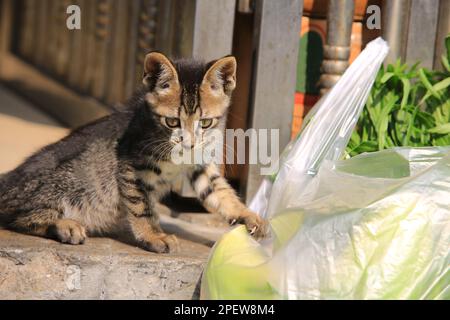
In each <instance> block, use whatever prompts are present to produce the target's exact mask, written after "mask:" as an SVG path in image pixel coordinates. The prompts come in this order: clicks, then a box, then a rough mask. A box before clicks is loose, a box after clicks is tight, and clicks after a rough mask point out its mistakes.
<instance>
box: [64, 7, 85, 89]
mask: <svg viewBox="0 0 450 320" xmlns="http://www.w3.org/2000/svg"><path fill="white" fill-rule="evenodd" d="M88 1H89V0H72V3H71V4H73V5H78V6H79V7H80V9H81V30H76V29H74V30H68V33H69V38H70V51H69V57H70V58H69V60H70V63H69V70H68V74H67V84H68V85H69V86H70V87H71V88H73V89H78V90H79V89H80V82H81V77H82V72H83V70H84V68H82V67H81V66H82V65H83V64H84V63H85V61H86V55H85V53H86V47H84V46H83V34H84V33H85V32H86V31H87V30H84V28H83V27H84V24H85V23H86V21H87V20H88V19H89V17H88V16H87V13H88V12H85V10H84V9H85V5H86V4H87V2H88ZM64 16H65V17H68V15H67V13H66V14H64Z"/></svg>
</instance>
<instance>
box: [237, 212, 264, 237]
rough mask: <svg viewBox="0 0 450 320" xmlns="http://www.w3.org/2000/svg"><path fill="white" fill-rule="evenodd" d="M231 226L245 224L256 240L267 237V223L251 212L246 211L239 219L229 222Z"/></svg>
mask: <svg viewBox="0 0 450 320" xmlns="http://www.w3.org/2000/svg"><path fill="white" fill-rule="evenodd" d="M229 223H230V224H231V225H234V224H236V223H242V224H245V226H246V227H247V231H248V232H249V233H250V234H251V235H252V236H253V237H255V238H256V239H259V238H264V237H265V236H266V235H267V231H268V224H267V221H266V220H264V219H263V218H261V217H260V216H258V215H257V214H256V213H254V212H253V211H250V210H245V211H243V212H241V213H240V214H239V216H238V217H236V218H232V219H230V220H229Z"/></svg>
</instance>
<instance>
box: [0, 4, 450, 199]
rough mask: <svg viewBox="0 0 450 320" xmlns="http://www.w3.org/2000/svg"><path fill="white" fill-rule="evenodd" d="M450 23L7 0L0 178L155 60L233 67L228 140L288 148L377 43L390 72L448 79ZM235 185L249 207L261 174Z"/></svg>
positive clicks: (134, 81)
mask: <svg viewBox="0 0 450 320" xmlns="http://www.w3.org/2000/svg"><path fill="white" fill-rule="evenodd" d="M72 4H76V5H78V6H79V7H80V9H81V29H80V30H69V29H68V28H67V27H66V19H67V18H68V16H69V15H68V14H67V13H66V9H67V7H68V6H69V5H72ZM374 6H375V7H374ZM377 8H378V9H379V11H377ZM374 15H378V16H374ZM449 15H450V0H384V1H383V0H374V1H370V0H355V1H353V0H304V1H301V0H277V1H275V0H0V154H1V157H0V173H1V172H5V171H7V170H10V169H12V168H14V167H15V166H16V165H17V164H18V162H19V161H21V160H23V159H24V158H25V157H26V156H27V155H29V154H30V153H31V152H33V151H35V150H37V149H38V148H39V147H41V146H43V145H45V144H47V143H49V142H53V141H56V140H57V139H59V138H60V137H62V136H63V135H65V134H66V133H67V132H68V130H69V129H70V128H73V127H76V126H79V125H81V124H84V123H86V122H89V121H91V120H93V119H95V118H98V117H101V116H103V115H106V114H108V113H109V112H111V110H112V108H113V107H114V106H115V105H119V104H120V103H121V102H123V101H124V100H125V99H126V98H127V97H129V96H130V95H131V93H132V92H133V90H134V89H135V88H136V87H137V86H138V85H139V84H140V82H141V75H142V64H143V59H144V57H145V54H146V53H147V52H149V51H151V50H158V51H161V52H163V53H165V54H167V55H169V56H171V57H173V58H177V57H194V58H198V59H204V60H211V59H216V58H219V57H222V56H224V55H227V54H233V55H235V56H236V58H237V61H238V74H237V81H238V85H237V89H236V92H235V94H234V98H233V104H232V106H231V112H230V114H229V119H228V128H243V129H247V128H267V129H270V128H278V129H280V142H281V143H280V147H281V148H283V147H284V146H285V145H286V144H287V143H288V142H289V140H290V139H292V138H293V137H294V136H295V135H296V134H297V133H298V131H299V130H300V127H301V124H302V119H303V117H304V116H305V114H306V113H307V112H308V110H309V109H310V108H311V107H312V106H313V105H314V103H315V102H316V101H317V100H318V99H319V98H320V96H321V95H322V94H325V93H326V91H327V90H328V89H329V88H330V87H332V86H333V84H334V83H335V82H336V81H337V80H338V79H339V77H340V75H341V74H342V73H343V72H344V71H345V69H346V68H347V67H348V65H349V63H351V62H352V61H353V59H354V58H355V57H356V56H357V55H358V53H359V52H360V51H361V50H362V49H363V48H364V46H365V45H366V44H367V42H369V41H370V40H372V39H374V38H376V37H378V36H383V38H384V39H386V40H387V41H388V42H389V45H390V47H391V51H390V54H389V57H388V61H387V62H395V60H396V59H398V58H400V59H401V60H402V61H405V62H416V61H419V60H420V61H421V62H422V66H425V67H427V68H435V69H439V68H441V66H440V63H439V57H440V56H441V55H442V53H443V52H444V45H443V44H444V40H443V39H444V37H445V36H446V35H447V34H448V33H449V32H450V16H449ZM370 17H372V18H370ZM370 19H378V20H379V21H378V22H379V23H378V27H377V23H376V22H377V20H375V23H373V22H374V20H370ZM368 26H370V27H368ZM280 151H281V150H280ZM225 173H226V175H227V177H228V178H229V179H230V180H231V181H232V182H233V185H234V186H235V187H236V189H237V190H238V191H239V192H240V193H241V195H242V196H243V197H244V198H246V199H247V200H250V199H251V196H252V195H253V194H254V193H255V192H256V189H257V187H258V186H259V183H260V181H261V179H262V177H261V176H260V175H259V168H258V166H256V165H254V166H253V165H252V166H250V167H249V166H246V165H229V166H227V167H226V168H225Z"/></svg>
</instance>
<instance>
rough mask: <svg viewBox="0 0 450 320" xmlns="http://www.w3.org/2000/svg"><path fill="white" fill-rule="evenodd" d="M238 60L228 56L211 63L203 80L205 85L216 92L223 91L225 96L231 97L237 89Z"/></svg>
mask: <svg viewBox="0 0 450 320" xmlns="http://www.w3.org/2000/svg"><path fill="white" fill-rule="evenodd" d="M236 68H237V63H236V58H235V57H233V56H226V57H223V58H222V59H219V60H216V61H212V62H210V63H209V69H208V71H206V73H205V76H204V78H203V83H205V84H208V85H209V87H210V88H211V89H212V90H213V91H215V90H223V92H225V94H227V95H231V93H232V92H233V90H234V88H235V87H236Z"/></svg>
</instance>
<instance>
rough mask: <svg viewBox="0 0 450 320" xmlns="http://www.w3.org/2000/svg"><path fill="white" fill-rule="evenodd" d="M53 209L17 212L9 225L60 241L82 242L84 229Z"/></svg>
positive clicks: (21, 230)
mask: <svg viewBox="0 0 450 320" xmlns="http://www.w3.org/2000/svg"><path fill="white" fill-rule="evenodd" d="M60 216H61V215H60V213H59V212H58V211H57V210H53V209H41V210H34V211H32V212H28V213H21V214H19V215H18V216H17V217H16V218H15V219H14V221H12V222H11V223H10V224H9V226H10V227H11V228H12V229H14V230H17V231H19V232H22V233H26V234H31V235H35V236H41V237H46V238H52V239H57V240H59V241H61V242H62V243H69V244H83V243H84V241H85V240H86V229H85V228H84V227H83V226H82V225H81V224H80V223H79V222H77V221H75V220H70V219H60V218H59V217H60Z"/></svg>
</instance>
